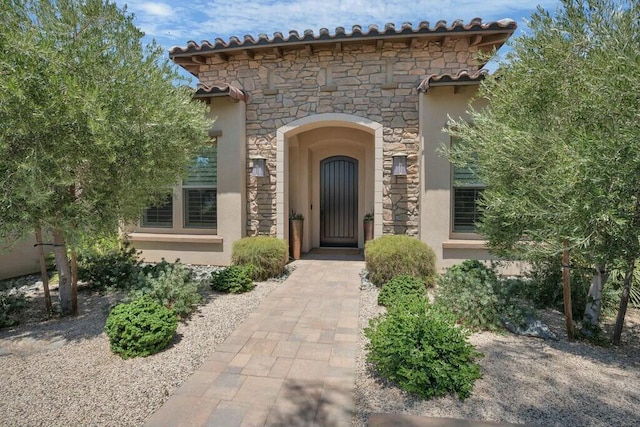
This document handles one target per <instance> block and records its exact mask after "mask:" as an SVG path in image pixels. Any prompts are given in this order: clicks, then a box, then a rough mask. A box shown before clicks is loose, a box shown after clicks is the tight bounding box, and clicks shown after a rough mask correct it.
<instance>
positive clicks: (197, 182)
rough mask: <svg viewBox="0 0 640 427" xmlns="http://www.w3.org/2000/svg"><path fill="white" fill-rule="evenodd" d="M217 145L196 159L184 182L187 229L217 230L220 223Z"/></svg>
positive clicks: (183, 191) (211, 146)
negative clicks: (218, 222)
mask: <svg viewBox="0 0 640 427" xmlns="http://www.w3.org/2000/svg"><path fill="white" fill-rule="evenodd" d="M216 148H217V147H216V145H215V144H212V145H210V146H209V147H207V148H206V149H205V150H203V152H201V153H200V155H199V156H198V157H196V159H195V161H194V162H193V163H192V164H191V166H190V167H189V171H188V174H187V177H186V178H185V179H184V180H183V181H182V200H183V209H184V210H183V218H184V227H185V228H216V226H217V221H218V206H217V185H218V163H217V159H216V157H217V149H216Z"/></svg>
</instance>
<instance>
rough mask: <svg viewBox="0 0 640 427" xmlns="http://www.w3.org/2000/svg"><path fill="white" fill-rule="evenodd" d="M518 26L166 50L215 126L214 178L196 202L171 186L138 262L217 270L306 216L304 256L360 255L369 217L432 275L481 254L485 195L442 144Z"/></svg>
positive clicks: (505, 23) (473, 25)
mask: <svg viewBox="0 0 640 427" xmlns="http://www.w3.org/2000/svg"><path fill="white" fill-rule="evenodd" d="M515 29H516V24H515V22H513V21H511V20H502V21H498V22H490V23H483V22H482V21H481V20H480V19H474V20H472V21H471V22H469V23H468V24H464V23H462V22H460V21H456V22H454V23H452V24H451V25H447V24H446V23H445V22H442V21H441V22H438V23H437V24H436V25H435V26H430V24H429V23H427V22H421V23H420V24H419V25H418V26H415V27H414V26H412V25H411V24H408V23H407V24H403V25H402V27H401V28H395V27H394V26H393V24H387V25H386V26H385V27H384V28H378V27H376V26H370V27H368V28H367V29H363V28H361V27H360V26H354V27H353V28H352V30H351V31H350V32H347V31H345V29H344V28H336V29H335V31H334V32H330V31H329V30H327V29H321V30H320V32H319V34H314V33H313V31H311V30H307V31H305V32H304V34H298V33H297V32H295V31H291V32H290V33H289V34H288V36H286V37H285V36H284V35H283V34H281V33H275V34H274V35H273V37H268V36H266V35H264V34H261V35H259V36H258V37H257V38H254V37H252V36H249V35H247V36H245V37H244V38H243V39H239V38H236V37H232V38H231V39H230V40H228V41H225V40H221V39H216V40H215V42H214V43H210V42H207V41H204V42H202V43H201V44H197V43H195V42H189V43H188V45H187V46H186V47H183V48H173V49H171V50H170V57H171V59H172V60H173V61H174V62H175V63H176V64H178V65H179V66H181V67H182V68H184V69H185V70H187V71H189V72H190V73H191V74H193V75H194V76H195V77H197V78H198V80H199V86H198V90H197V92H196V93H195V97H196V98H199V99H202V100H204V101H205V102H207V103H208V104H209V105H210V111H211V113H210V114H211V116H212V117H214V118H215V123H214V126H213V128H212V129H211V131H210V135H211V137H212V144H213V145H215V150H214V151H215V155H216V156H217V158H215V159H214V158H213V157H206V159H207V164H208V165H209V168H210V169H211V171H212V172H211V173H213V168H214V166H213V163H216V165H215V174H216V182H215V188H213V187H211V191H210V194H209V195H210V196H211V197H210V198H209V199H208V202H206V201H203V200H200V201H199V202H198V203H195V204H194V203H191V202H190V201H189V200H190V199H191V198H192V194H191V193H192V192H191V193H190V192H189V190H188V189H186V190H185V189H184V188H178V189H177V190H176V192H175V194H174V200H173V206H172V207H171V209H170V210H171V212H170V213H171V216H172V221H168V222H166V223H165V224H164V225H162V224H161V223H153V222H152V223H150V224H146V225H145V224H144V223H143V224H141V225H140V226H139V227H136V228H135V230H133V232H132V233H131V234H130V237H131V239H132V241H133V242H134V244H135V246H136V247H138V248H140V249H141V250H143V253H144V256H145V257H146V258H147V259H149V260H159V259H160V258H162V257H165V258H167V259H171V258H180V259H181V260H183V261H185V262H195V263H206V264H222V265H224V264H228V263H229V260H230V253H231V245H232V243H233V242H234V241H235V240H237V239H239V238H241V237H243V236H252V235H258V234H266V235H272V236H277V237H280V238H284V239H288V237H289V216H290V214H291V213H296V214H302V215H303V216H304V218H305V220H304V233H303V247H302V250H303V252H307V251H309V250H311V249H312V248H316V247H323V246H353V247H363V246H364V233H363V218H364V216H365V214H368V213H372V214H373V218H374V235H375V236H376V237H377V236H381V235H384V234H407V235H411V236H415V237H416V238H419V239H421V240H423V241H424V242H426V243H427V244H429V245H430V246H431V247H432V248H433V249H434V251H435V252H436V254H437V256H438V265H439V267H440V268H444V267H447V266H449V265H451V264H452V263H455V262H458V261H459V260H462V259H468V258H480V259H483V258H487V257H488V254H487V252H486V250H485V248H484V245H483V242H482V241H480V240H479V236H477V235H476V234H475V233H474V232H473V230H474V228H473V221H474V220H475V219H476V218H477V211H476V209H475V203H474V200H475V198H476V197H477V195H478V194H479V192H480V191H481V188H482V186H481V184H480V183H473V182H466V181H465V180H464V178H465V174H464V171H455V170H452V168H451V166H450V164H449V162H448V161H447V159H446V158H443V157H442V156H441V155H440V154H439V148H440V147H441V146H447V145H448V144H450V142H451V141H450V137H449V135H448V134H447V133H446V132H445V131H443V128H444V127H445V126H446V123H447V120H448V117H449V116H451V117H456V118H457V117H463V118H464V117H465V115H466V113H465V111H466V110H467V108H468V103H469V101H470V100H471V99H472V98H473V97H474V95H475V94H476V92H477V88H478V84H479V83H480V81H481V80H482V78H483V77H484V75H485V74H484V71H483V70H482V66H483V65H484V64H482V63H480V62H478V60H477V55H478V53H480V52H490V51H492V49H494V48H495V49H497V48H499V47H500V46H501V45H502V44H503V43H504V42H505V41H506V40H507V39H508V38H509V37H510V36H511V35H512V34H513V32H514V31H515ZM475 103H476V106H477V107H482V104H483V101H482V100H477V101H475ZM458 178H460V179H458ZM214 192H215V195H214ZM205 199H206V197H205ZM207 203H209V205H213V204H215V205H216V206H215V218H213V214H212V217H211V224H208V225H207V226H206V227H202V228H199V227H198V226H193V227H191V226H187V225H186V224H187V223H191V221H189V218H191V216H192V213H194V212H192V211H194V209H195V210H196V211H197V210H198V209H201V208H204V207H205V205H206V204H207ZM167 209H168V208H167ZM196 216H197V214H196ZM214 223H215V224H214Z"/></svg>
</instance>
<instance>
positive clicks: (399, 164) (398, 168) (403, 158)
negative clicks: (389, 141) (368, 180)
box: [391, 153, 407, 176]
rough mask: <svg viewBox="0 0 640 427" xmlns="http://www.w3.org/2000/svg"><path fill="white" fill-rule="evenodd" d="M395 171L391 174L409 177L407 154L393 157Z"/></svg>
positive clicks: (398, 154)
mask: <svg viewBox="0 0 640 427" xmlns="http://www.w3.org/2000/svg"><path fill="white" fill-rule="evenodd" d="M392 157H393V169H392V171H391V173H392V174H393V175H394V176H406V175H407V155H406V154H405V153H397V154H394V155H393V156H392Z"/></svg>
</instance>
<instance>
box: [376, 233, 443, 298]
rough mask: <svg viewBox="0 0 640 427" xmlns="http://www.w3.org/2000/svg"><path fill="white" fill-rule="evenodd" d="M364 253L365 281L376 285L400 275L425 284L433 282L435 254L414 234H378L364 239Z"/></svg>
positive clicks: (431, 284)
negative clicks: (367, 274)
mask: <svg viewBox="0 0 640 427" xmlns="http://www.w3.org/2000/svg"><path fill="white" fill-rule="evenodd" d="M364 256H365V261H366V266H367V270H368V271H369V280H370V281H371V283H373V284H374V285H376V286H382V284H384V283H385V282H387V281H389V280H391V279H392V278H393V277H395V276H398V275H402V274H405V275H409V276H414V277H417V278H419V279H421V280H422V281H423V282H424V283H425V284H426V285H427V286H433V285H434V284H435V281H436V277H437V276H436V255H435V253H434V252H433V250H432V249H431V248H430V247H429V246H428V245H427V244H425V243H423V242H421V241H420V240H418V239H416V238H414V237H409V236H400V235H398V236H382V237H378V238H377V239H374V240H371V241H369V242H367V244H366V245H365V252H364Z"/></svg>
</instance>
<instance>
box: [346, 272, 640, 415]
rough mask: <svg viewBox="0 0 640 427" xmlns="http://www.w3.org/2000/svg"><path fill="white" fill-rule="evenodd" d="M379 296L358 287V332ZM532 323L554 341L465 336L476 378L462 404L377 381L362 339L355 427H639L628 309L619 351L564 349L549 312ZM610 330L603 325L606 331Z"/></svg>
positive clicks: (634, 330) (638, 381) (638, 340)
mask: <svg viewBox="0 0 640 427" xmlns="http://www.w3.org/2000/svg"><path fill="white" fill-rule="evenodd" d="M378 292H379V289H378V288H376V287H375V286H373V285H370V284H366V283H365V284H363V287H362V293H361V299H360V326H361V327H365V326H367V325H368V323H369V319H371V318H373V317H374V316H375V315H376V314H379V313H382V312H383V311H384V310H385V309H384V307H381V306H378V304H377V298H378ZM538 314H539V316H540V317H541V318H542V320H543V321H545V323H547V324H548V326H549V327H550V329H551V330H552V331H553V332H554V333H555V334H556V335H557V336H558V337H559V340H558V341H551V340H549V341H545V340H541V339H539V338H528V337H521V336H516V335H512V334H510V333H492V332H480V333H476V334H473V335H472V336H471V337H470V342H471V343H472V344H473V345H474V346H475V347H476V349H477V350H479V351H480V352H482V353H484V357H483V358H481V359H480V360H479V363H480V365H481V369H482V374H483V377H482V378H481V379H479V380H477V381H476V383H475V386H474V389H473V391H472V393H471V395H470V397H468V398H467V399H466V400H464V401H460V400H459V399H458V398H457V397H455V396H447V397H441V398H435V399H431V400H424V399H422V398H420V397H418V396H416V395H413V394H409V393H406V392H404V391H402V390H401V389H400V388H398V387H397V386H396V385H394V384H391V383H389V382H386V381H385V380H383V379H381V378H380V377H379V376H378V375H377V374H376V373H375V371H374V370H373V369H372V367H371V366H370V365H369V364H368V363H367V362H366V353H365V345H366V342H367V339H366V338H365V336H364V334H361V337H360V345H359V351H358V357H357V371H356V392H355V405H356V408H355V415H354V423H353V424H354V425H356V426H365V425H366V424H367V418H368V416H369V415H370V414H372V413H395V414H412V415H422V416H433V417H450V418H465V419H471V420H487V421H498V422H510V423H526V424H534V425H543V426H611V425H616V426H635V425H638V424H640V414H639V413H638V402H639V401H640V313H639V312H638V310H629V312H628V313H627V320H626V325H625V331H624V333H623V345H622V346H620V347H618V348H615V347H597V346H594V345H591V344H588V343H585V342H581V341H575V342H568V341H567V339H566V333H565V331H564V317H563V315H562V314H561V313H559V312H557V311H553V310H540V311H538ZM610 326H611V325H607V324H605V329H606V328H607V327H610Z"/></svg>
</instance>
